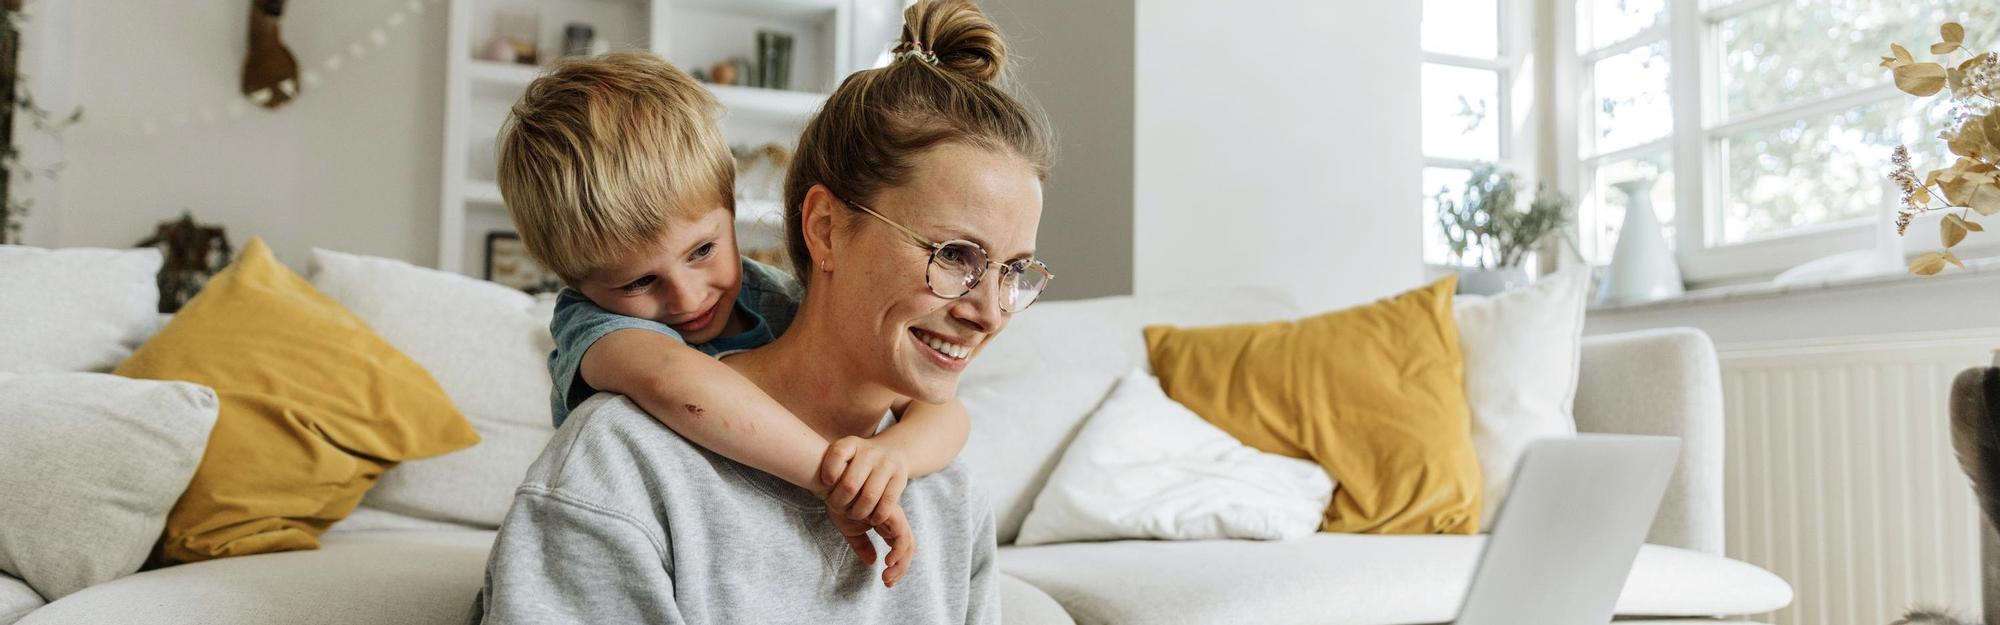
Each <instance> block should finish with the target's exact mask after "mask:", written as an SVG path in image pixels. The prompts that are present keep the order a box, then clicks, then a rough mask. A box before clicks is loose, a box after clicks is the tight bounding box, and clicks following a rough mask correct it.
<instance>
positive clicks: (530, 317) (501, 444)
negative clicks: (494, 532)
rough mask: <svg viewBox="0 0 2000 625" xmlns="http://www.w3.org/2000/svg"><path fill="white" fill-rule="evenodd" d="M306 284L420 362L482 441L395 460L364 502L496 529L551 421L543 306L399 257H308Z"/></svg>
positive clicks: (323, 253) (546, 309) (322, 253)
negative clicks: (434, 454) (419, 457)
mask: <svg viewBox="0 0 2000 625" xmlns="http://www.w3.org/2000/svg"><path fill="white" fill-rule="evenodd" d="M310 274H311V278H312V282H313V286H315V287H318V288H319V290H320V291H321V292H324V293H326V294H327V295H328V296H330V297H332V298H333V299H334V301H337V302H340V304H341V305H342V306H346V307H347V309H348V310H350V311H353V312H354V314H355V316H358V317H360V318H361V320H362V321H363V322H366V323H367V324H368V327H370V328H372V329H374V330H375V333H376V334H379V335H381V336H382V338H383V339H384V340H387V341H389V344H390V345H393V346H395V347H396V349H397V350H399V351H401V352H403V353H404V354H405V355H408V356H409V357H410V358H411V359H412V360H415V361H416V362H417V364H419V365H423V367H424V369H425V370H428V371H429V372H430V374H431V377H433V378H436V379H437V382H438V385H439V386H442V387H443V388H444V392H445V394H446V395H449V396H450V397H451V402H452V404H453V405H454V406H456V407H457V408H458V410H459V411H460V412H462V413H464V414H465V417H466V419H468V420H470V421H471V422H472V427H473V428H474V429H477V430H478V431H479V438H480V441H479V444H478V445H474V446H473V447H471V448H469V449H465V450H461V451H458V452H454V453H450V454H445V455H443V456H439V457H436V458H428V459H424V460H413V461H409V462H404V463H402V464H401V465H398V466H397V467H396V468H394V469H391V470H389V472H388V473H386V474H384V475H383V476H382V481H381V482H379V483H377V484H376V485H375V487H374V488H373V489H371V490H369V491H368V495H367V498H366V499H364V500H363V503H364V505H368V506H372V507H376V508H380V509H383V510H388V511H391V512H397V513H401V514H405V515H409V516H415V517H421V518H427V519H435V520H443V521H454V522H460V523H470V524H475V525H481V526H485V527H498V526H499V525H500V521H501V519H502V518H504V517H506V515H507V507H508V506H510V505H512V504H513V502H514V488H515V487H517V486H520V485H521V478H522V477H523V476H524V475H526V474H527V472H528V465H529V464H532V463H533V462H534V461H535V457H536V456H538V455H540V454H541V451H542V446H543V445H546V444H548V440H549V437H550V436H551V435H553V434H554V433H555V428H554V426H552V425H551V424H550V417H549V387H550V386H551V384H550V382H549V369H548V358H549V350H551V349H554V342H555V341H554V339H552V338H550V337H549V315H550V313H551V307H550V306H547V305H544V304H540V303H537V302H536V300H535V298H534V297H532V296H530V295H528V294H526V293H522V292H520V291H517V290H514V289H510V288H507V287H504V286H501V285H498V284H494V283H492V282H486V281H483V280H475V279H472V278H468V277H465V276H461V275H458V274H455V273H448V272H443V271H437V270H434V269H425V268H422V267H417V266H414V265H410V264H409V263H405V262H402V261H398V260H390V259H386V258H373V257H366V256H356V255H352V254H343V253H340V252H333V251H328V250H321V249H315V250H313V257H312V266H311V270H310Z"/></svg>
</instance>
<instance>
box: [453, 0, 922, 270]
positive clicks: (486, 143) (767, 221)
mask: <svg viewBox="0 0 2000 625" xmlns="http://www.w3.org/2000/svg"><path fill="white" fill-rule="evenodd" d="M904 4H905V3H904V1H903V0H651V1H648V0H540V1H533V0H451V26H450V32H449V36H448V44H447V53H448V55H449V57H448V58H447V60H446V69H445V79H446V81H447V82H448V84H447V89H446V97H445V133H444V150H443V152H444V153H443V158H444V165H445V166H444V174H443V176H444V180H443V185H442V189H443V191H442V193H441V194H440V195H441V196H442V197H441V198H440V207H439V215H438V226H439V235H438V260H437V266H438V268H440V269H444V270H446V271H456V272H460V273H465V274H468V275H473V276H475V277H476V276H478V275H479V274H480V272H481V271H482V269H483V267H484V254H485V249H484V241H485V238H486V235H487V233H489V232H492V231H496V230H497V231H511V230H513V224H512V221H511V220H510V219H509V218H508V216H507V211H506V206H505V203H504V201H503V200H502V199H501V197H500V188H499V186H498V185H497V184H496V183H495V181H494V177H495V170H496V159H495V155H494V140H495V137H496V136H497V135H498V133H499V130H500V124H501V122H502V121H503V120H505V119H506V115H507V111H508V109H509V108H510V107H511V106H512V105H513V103H514V101H515V100H517V99H519V98H520V96H521V93H522V92H523V91H525V89H526V88H527V85H528V83H529V82H532V81H533V80H534V79H535V77H536V76H537V75H539V73H540V71H541V68H540V67H537V66H531V65H521V64H512V63H503V62H496V61H487V60H481V59H480V58H479V54H478V53H479V52H480V51H481V50H484V49H485V48H486V44H487V43H488V42H489V41H490V40H491V38H492V33H493V28H494V25H493V23H494V17H495V15H496V13H497V11H499V10H500V9H501V8H503V7H505V8H512V7H522V6H526V7H533V8H534V10H535V11H537V12H538V13H539V14H540V25H539V30H540V33H541V35H540V39H539V42H538V43H539V44H540V46H541V48H542V49H543V50H545V51H546V50H555V49H558V48H559V47H560V45H561V40H562V30H563V25H564V24H565V23H567V22H570V21H580V22H585V23H588V24H591V25H592V27H593V28H594V29H595V31H596V34H597V36H598V37H600V38H605V39H607V40H608V41H609V42H611V44H612V48H613V49H621V50H630V49H646V50H652V51H653V52H655V53H658V54H660V55H661V56H663V57H666V58H667V60H669V61H672V62H673V63H674V64H676V65H678V66H680V67H681V68H682V69H684V70H688V71H690V72H692V71H693V70H695V69H703V70H704V71H706V69H707V68H709V67H711V66H712V65H713V64H714V63H716V62H718V61H723V60H726V59H729V58H732V57H743V58H755V56H756V50H755V33H756V32H757V31H759V30H764V29H770V30H778V31H782V32H786V33H788V34H791V35H792V36H793V38H794V45H793V61H792V71H791V75H792V79H791V83H792V84H791V87H792V90H784V91H780V90H775V89H762V88H753V87H742V86H732V85H714V84H711V85H708V87H709V89H710V91H712V92H714V93H715V96H716V98H717V100H719V101H720V102H721V103H722V105H723V106H724V107H725V108H726V109H727V111H728V112H727V114H726V115H725V116H724V119H723V132H724V134H725V135H726V136H727V137H728V138H729V141H730V144H731V145H735V146H758V145H763V144H765V143H773V142H775V143H778V144H780V145H785V146H792V145H795V144H796V143H797V140H798V134H799V131H800V130H802V129H803V128H804V126H805V123H806V121H807V120H809V119H811V117H812V115H813V114H814V113H816V112H818V111H819V108H820V106H821V105H822V104H824V103H825V101H826V94H827V92H829V91H831V90H832V89H833V87H834V86H835V85H837V84H838V83H839V80H840V79H841V78H843V77H845V76H847V75H848V74H849V73H852V72H854V71H856V70H858V69H863V68H866V67H873V66H875V65H876V64H878V63H880V62H882V61H884V60H885V59H886V58H887V57H886V55H885V52H886V51H887V50H888V47H889V45H890V43H891V42H892V41H893V40H894V39H895V36H896V32H897V29H898V28H899V27H900V26H901V22H902V16H901V11H902V7H903V6H904ZM544 56H546V54H545V55H544ZM780 213H781V207H780V206H779V204H778V202H777V201H775V200H771V199H768V198H759V199H749V198H739V199H738V202H737V221H738V231H739V237H740V238H741V239H742V243H741V244H742V246H743V247H744V248H745V249H757V248H759V247H768V246H773V245H776V244H777V241H778V231H777V229H778V222H779V215H780Z"/></svg>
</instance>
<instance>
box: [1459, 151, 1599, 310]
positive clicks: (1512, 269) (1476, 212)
mask: <svg viewBox="0 0 2000 625" xmlns="http://www.w3.org/2000/svg"><path fill="white" fill-rule="evenodd" d="M1520 184H1521V183H1520V177H1519V176H1516V175H1515V174H1514V173H1513V172H1503V171H1500V169H1499V168H1498V167H1496V166H1494V165H1493V164H1492V163H1480V164H1478V165H1476V166H1474V167H1473V169H1472V176H1471V177H1470V178H1467V179H1466V181H1465V191H1464V192H1463V193H1461V194H1460V197H1459V198H1458V200H1457V201H1453V200H1452V198H1451V197H1450V192H1449V190H1447V189H1439V190H1438V192H1437V195H1436V196H1435V197H1436V198H1437V207H1438V210H1437V220H1438V226H1439V229H1441V230H1443V231H1444V238H1445V243H1446V244H1447V246H1448V247H1449V248H1450V250H1451V257H1452V259H1453V263H1454V264H1456V265H1458V266H1460V267H1463V269H1462V270H1461V271H1460V272H1459V276H1458V291H1459V292H1460V293H1467V294H1473V295H1491V294H1494V293H1499V292H1502V291H1505V290H1507V289H1509V288H1512V287H1515V286H1520V285H1522V284H1527V282H1528V272H1527V270H1526V269H1524V268H1523V267H1522V266H1521V263H1522V262H1524V261H1526V260H1527V257H1528V255H1529V253H1531V252H1533V251H1535V249H1536V248H1538V247H1540V246H1541V245H1542V243H1543V242H1544V241H1546V240H1548V238H1549V237H1550V236H1552V235H1555V234H1556V233H1559V232H1561V231H1562V230H1563V228H1564V227H1566V226H1568V225H1569V219H1570V207H1571V204H1570V200H1569V198H1567V197H1564V196H1563V194H1561V193H1558V192H1556V191H1554V190H1552V189H1550V188H1549V187H1548V185H1546V184H1543V185H1536V187H1535V198H1534V201H1532V202H1530V203H1529V204H1528V206H1527V208H1526V209H1525V210H1524V209H1521V208H1519V207H1518V206H1517V202H1516V201H1515V196H1516V194H1517V192H1518V189H1519V188H1520Z"/></svg>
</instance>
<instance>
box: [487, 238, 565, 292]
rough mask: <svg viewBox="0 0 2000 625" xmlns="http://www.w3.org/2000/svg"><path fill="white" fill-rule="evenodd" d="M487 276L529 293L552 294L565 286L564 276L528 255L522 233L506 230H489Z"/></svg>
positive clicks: (488, 278) (490, 279) (489, 278)
mask: <svg viewBox="0 0 2000 625" xmlns="http://www.w3.org/2000/svg"><path fill="white" fill-rule="evenodd" d="M485 277H486V279H487V280H488V281H491V282H495V283H498V284H501V285H504V286H508V287H512V288H516V289H520V290H522V291H524V292H527V293H530V294H537V293H553V292H555V291H559V290H561V289H562V287H563V283H562V278H559V277H557V276H556V274H555V273H553V272H551V271H549V270H547V269H544V268H542V265H541V263H537V262H535V259H534V257H533V256H530V255H529V254H528V246H527V245H525V244H523V243H521V235H519V234H515V233H513V232H510V231H506V230H494V231H491V232H487V233H486V263H485Z"/></svg>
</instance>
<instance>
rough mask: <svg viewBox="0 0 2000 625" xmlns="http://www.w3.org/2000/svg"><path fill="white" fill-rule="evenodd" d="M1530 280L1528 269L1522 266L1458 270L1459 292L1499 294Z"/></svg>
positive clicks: (1464, 293) (1461, 293) (1523, 284)
mask: <svg viewBox="0 0 2000 625" xmlns="http://www.w3.org/2000/svg"><path fill="white" fill-rule="evenodd" d="M1528 282H1529V280H1528V270H1526V269H1523V268H1521V267H1501V268H1499V269H1462V270H1459V272H1458V294H1460V295H1499V294H1501V293H1505V292H1507V290H1508V289H1512V288H1514V287H1517V286H1525V285H1527V284H1528Z"/></svg>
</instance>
